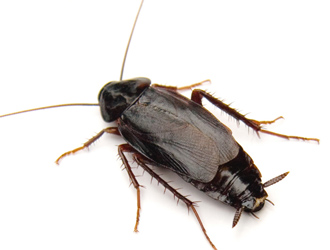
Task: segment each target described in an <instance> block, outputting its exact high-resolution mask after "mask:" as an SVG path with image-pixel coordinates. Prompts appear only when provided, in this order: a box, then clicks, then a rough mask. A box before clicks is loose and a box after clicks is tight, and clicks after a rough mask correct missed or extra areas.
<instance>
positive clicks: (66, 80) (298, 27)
mask: <svg viewBox="0 0 330 250" xmlns="http://www.w3.org/2000/svg"><path fill="white" fill-rule="evenodd" d="M138 6H139V1H138V0H134V1H127V0H125V1H123V0H121V1H68V0H66V1H2V2H1V3H0V34H1V35H0V114H5V113H9V112H14V111H18V110H22V109H27V108H34V107H39V106H45V105H52V104H60V103H71V102H97V95H98V92H99V90H100V89H101V87H102V86H103V85H104V84H105V83H106V82H108V81H110V80H118V78H119V73H120V68H121V63H122V57H123V54H124V50H125V47H126V43H127V39H128V36H129V32H130V30H131V27H132V23H133V21H134V18H135V14H136V11H137V9H138ZM329 13H330V7H329V2H328V1H292V0H285V1H219V0H216V1H151V0H149V1H148V0H147V1H146V2H145V4H144V6H143V9H142V12H141V16H140V19H139V22H138V25H137V27H136V30H135V35H134V37H133V41H132V44H131V48H130V52H129V55H128V58H127V64H126V68H125V74H124V78H130V77H137V76H145V77H149V78H150V79H152V81H153V82H154V83H160V84H167V85H178V86H183V85H187V84H191V83H195V82H198V81H201V80H204V79H208V78H210V79H211V80H212V84H211V85H207V86H205V89H207V90H208V91H210V92H211V93H215V95H216V96H217V97H220V98H222V99H225V101H226V102H227V103H231V102H234V103H233V104H232V106H233V107H235V108H238V109H239V110H241V111H242V112H243V113H249V112H250V113H249V116H248V117H251V118H254V119H260V120H266V119H273V118H275V117H277V116H280V115H283V116H284V117H285V118H286V119H285V120H281V121H278V122H277V124H274V125H272V126H269V128H270V129H272V130H274V131H277V132H281V133H287V134H293V135H302V136H310V137H318V138H320V139H321V144H320V145H317V144H316V143H313V142H311V143H308V142H307V143H306V142H298V141H286V140H283V139H279V138H274V137H272V136H268V135H262V136H261V138H260V139H259V138H258V137H257V136H256V135H255V134H254V133H252V131H251V130H250V131H248V129H247V128H246V126H244V125H241V126H240V127H237V125H236V122H235V121H232V120H230V119H229V118H228V116H227V115H224V114H221V112H220V111H218V110H216V109H215V108H214V107H212V106H211V105H207V107H208V108H209V109H210V110H211V111H212V112H213V113H214V114H215V115H216V116H218V117H219V119H220V120H221V121H223V122H225V123H226V124H228V125H229V126H230V127H231V129H232V130H233V133H234V136H235V138H236V139H237V141H238V142H239V143H240V144H241V145H242V146H243V147H244V148H245V150H246V151H247V152H248V153H249V154H250V155H251V156H252V158H253V159H254V161H255V163H256V165H257V166H258V168H259V169H260V171H261V172H262V173H263V180H264V181H267V180H268V179H270V178H273V177H275V176H277V175H279V174H281V173H283V172H285V171H290V174H289V175H288V177H287V178H286V179H285V180H283V181H282V182H280V183H278V184H276V185H274V186H272V187H270V188H268V189H267V191H268V193H269V199H270V200H272V201H273V202H274V203H275V204H276V206H274V207H273V206H271V205H270V204H266V206H265V207H264V209H263V210H262V211H260V212H258V213H257V215H258V216H259V217H260V220H257V219H255V218H254V217H252V216H250V215H249V214H243V216H242V218H241V221H240V222H239V224H238V225H237V227H236V228H235V229H231V224H232V219H233V216H234V209H233V208H231V207H229V206H227V205H224V204H221V203H219V202H217V201H214V200H212V199H210V198H208V197H207V196H206V195H204V194H203V193H201V192H199V191H197V190H196V189H194V188H193V187H192V186H190V185H189V184H186V183H185V182H184V181H182V180H181V179H180V178H178V177H176V176H175V175H174V174H173V173H170V172H169V171H163V170H160V172H161V173H163V174H164V175H163V177H164V178H165V179H166V180H172V181H174V183H173V185H174V186H175V187H181V188H183V189H181V192H182V193H183V194H190V195H191V196H190V197H191V199H192V200H194V201H196V200H197V201H202V202H200V203H199V207H198V211H199V213H200V216H201V218H202V220H203V222H204V225H205V227H206V229H207V232H208V233H209V236H210V237H211V239H212V240H213V242H214V244H215V245H216V246H217V247H218V249H239V248H244V249H255V248H256V246H257V247H261V248H263V247H265V248H267V249H279V248H282V247H283V246H284V245H285V248H286V249H289V248H292V247H294V248H295V249H298V248H299V247H313V249H325V248H327V246H328V245H329V244H328V239H327V236H328V232H327V229H325V227H324V226H327V225H328V224H329V215H328V208H329V185H328V178H329V177H328V176H329V159H328V154H329V153H328V151H329V149H330V147H329V130H328V124H329V123H328V122H327V121H328V120H329V118H328V117H327V116H328V113H329V112H328V110H329V101H328V96H329V90H328V88H329V87H328V85H329V82H330V76H329V69H330V59H329V58H330V49H329V44H330V35H329V28H330V27H329V26H330V16H329ZM185 94H187V95H189V94H190V93H189V92H188V93H185ZM205 103H206V102H205ZM111 125H114V124H111ZM106 126H109V125H108V124H106V123H105V122H103V120H102V118H101V116H100V114H99V110H98V108H97V107H75V108H59V109H52V110H45V111H39V112H33V113H27V114H22V115H17V116H12V117H7V118H1V119H0V147H1V148H0V154H1V155H0V249H4V250H7V249H27V248H33V249H35V250H37V249H62V250H67V249H100V250H102V249H133V248H134V249H211V247H210V246H209V245H208V242H207V241H206V240H205V238H204V236H203V234H202V232H201V230H200V228H199V225H198V223H197V221H196V219H195V218H194V216H193V214H192V213H189V214H188V213H187V209H186V207H185V206H184V205H183V204H182V203H179V204H178V205H177V204H176V202H175V201H174V200H173V197H172V195H171V194H170V193H169V192H166V193H165V195H164V194H163V188H162V187H160V186H157V185H156V182H155V181H154V182H153V183H152V184H150V177H149V176H148V174H144V175H143V177H139V178H138V180H139V182H140V183H141V184H142V185H144V186H145V187H146V188H144V189H142V190H141V193H142V197H141V199H142V214H141V222H140V227H139V229H140V232H139V233H138V234H135V233H133V227H134V223H135V212H136V198H135V197H136V193H135V190H134V188H133V187H129V181H128V177H127V174H126V172H125V171H121V170H120V165H121V162H120V161H119V160H118V159H117V147H116V146H117V145H119V144H121V143H123V140H121V139H120V138H119V137H116V136H114V135H105V136H104V137H103V138H102V139H101V140H99V141H98V142H97V143H95V145H93V146H92V147H91V148H90V150H89V151H88V150H86V151H85V152H81V153H79V154H76V155H75V156H71V157H67V158H65V159H64V160H63V161H62V162H61V164H60V166H56V165H55V164H54V161H55V159H56V158H57V157H58V156H59V155H60V154H62V153H63V152H65V151H67V150H70V149H73V148H75V147H78V146H80V145H81V144H82V143H83V142H85V141H86V140H87V139H88V138H90V137H92V136H93V135H94V134H95V133H97V132H98V131H100V130H101V129H102V128H105V127H106ZM137 173H138V174H141V170H140V169H137Z"/></svg>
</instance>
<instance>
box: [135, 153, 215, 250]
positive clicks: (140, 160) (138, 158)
mask: <svg viewBox="0 0 330 250" xmlns="http://www.w3.org/2000/svg"><path fill="white" fill-rule="evenodd" d="M133 158H134V160H135V161H136V162H137V164H139V165H140V166H141V167H142V168H143V169H144V170H145V171H147V172H148V173H149V174H150V175H151V176H152V177H153V178H155V179H156V180H157V181H158V182H159V183H160V184H162V185H163V186H164V187H165V189H167V190H169V191H171V192H172V193H173V194H174V196H175V197H177V198H178V199H179V200H181V201H183V202H184V203H185V204H186V205H187V207H188V209H189V208H190V209H191V210H192V211H193V212H194V215H195V217H196V219H197V221H198V223H199V225H200V227H201V229H202V231H203V233H204V235H205V237H206V239H207V241H208V242H209V243H210V245H211V246H212V248H213V249H214V250H217V248H216V247H215V245H214V244H213V243H212V241H211V239H210V238H209V236H208V235H207V233H206V230H205V228H204V225H203V223H202V220H201V219H200V217H199V214H198V213H197V210H196V208H195V204H194V202H192V201H190V200H189V199H187V197H185V196H183V195H182V194H180V193H179V192H178V191H177V190H176V189H174V188H173V187H172V186H170V185H169V184H168V182H166V181H165V180H163V179H162V178H161V177H160V176H159V175H158V174H156V173H155V172H154V171H153V170H152V169H151V168H149V167H148V166H147V164H150V165H153V162H151V161H150V160H148V159H147V158H145V157H144V156H142V155H141V154H139V153H134V154H133Z"/></svg>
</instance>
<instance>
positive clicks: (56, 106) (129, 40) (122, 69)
mask: <svg viewBox="0 0 330 250" xmlns="http://www.w3.org/2000/svg"><path fill="white" fill-rule="evenodd" d="M142 5H143V0H142V1H141V4H140V7H139V10H138V12H137V14H136V17H135V21H134V24H133V28H132V31H131V34H130V36H129V39H128V43H127V47H126V50H125V55H124V60H123V64H122V66H121V73H120V81H121V80H122V79H123V73H124V67H125V62H126V57H127V52H128V48H129V45H130V43H131V40H132V36H133V32H134V29H135V26H136V22H137V20H138V17H139V14H140V11H141V8H142ZM68 106H99V104H98V103H66V104H57V105H51V106H45V107H40V108H33V109H26V110H22V111H17V112H13V113H8V114H5V115H0V118H3V117H6V116H11V115H18V114H22V113H26V112H31V111H37V110H42V109H50V108H59V107H68Z"/></svg>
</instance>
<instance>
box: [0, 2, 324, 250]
mask: <svg viewBox="0 0 330 250" xmlns="http://www.w3.org/2000/svg"><path fill="white" fill-rule="evenodd" d="M142 4H143V1H141V5H140V9H139V11H138V14H137V16H136V19H135V23H134V25H133V29H132V32H131V36H130V38H129V42H128V45H127V48H126V53H125V56H124V61H123V65H122V68H121V74H120V78H119V80H118V81H111V82H108V83H107V84H106V85H105V86H104V87H103V88H102V89H101V91H100V92H99V95H98V101H99V103H97V104H96V103H91V104H89V103H72V104H60V105H53V106H46V107H41V108H35V109H29V110H24V111H19V112H15V113H10V114H7V115H2V116H0V117H5V116H8V115H15V114H20V113H24V112H29V111H36V110H40V109H48V108H54V107H63V106H100V109H101V115H102V118H103V120H104V121H105V122H114V123H115V124H114V123H113V124H110V126H108V127H107V128H104V129H103V130H101V131H100V132H99V133H98V134H96V135H95V136H94V137H92V138H91V139H90V140H88V141H87V142H86V143H85V144H84V145H83V146H82V147H79V148H76V149H73V150H70V151H67V152H65V153H63V154H62V155H60V156H59V158H58V159H57V160H56V163H57V164H58V163H59V162H60V161H61V160H62V159H63V158H64V157H66V156H68V155H70V154H73V153H76V152H78V151H80V150H82V149H85V148H88V147H89V146H90V145H91V144H92V143H94V142H95V141H97V140H98V139H99V138H100V137H101V136H102V135H104V134H114V135H119V136H121V137H122V138H123V139H124V140H125V141H126V143H124V144H120V145H119V146H118V154H119V158H120V159H121V161H122V162H123V165H124V168H125V169H126V171H127V173H128V176H129V179H130V181H131V183H132V185H133V186H134V188H135V189H136V195H137V208H136V218H135V226H134V231H135V232H137V231H138V225H139V221H140V212H141V199H140V192H141V185H140V182H139V181H138V180H137V178H136V176H135V174H134V172H133V170H132V167H131V165H132V163H131V162H130V161H129V160H128V158H127V154H131V155H132V157H133V160H134V162H135V163H136V164H137V165H138V166H140V167H142V168H143V169H144V171H146V172H148V173H149V174H150V175H151V176H152V178H153V179H156V180H157V181H158V183H159V184H161V185H162V186H164V187H165V189H166V190H167V191H169V192H171V193H172V194H173V195H174V196H175V197H176V198H177V199H178V201H181V202H183V203H184V204H186V205H187V207H188V210H190V211H192V213H193V214H194V215H195V217H196V219H197V221H198V223H199V225H200V227H201V230H202V232H203V234H204V235H205V237H206V239H207V240H208V242H209V243H210V245H211V246H212V248H213V249H217V248H216V246H215V245H214V244H213V243H212V241H211V239H210V237H209V236H208V234H207V232H206V229H205V227H204V225H203V223H202V218H201V216H199V214H198V212H197V209H196V203H195V202H194V201H193V200H191V199H189V198H188V197H187V196H185V195H183V194H182V193H181V192H180V191H179V190H177V189H175V188H173V187H172V186H171V184H170V183H169V182H167V181H166V180H165V179H164V178H163V177H162V176H161V175H159V174H158V173H156V172H155V170H154V169H153V168H155V169H157V168H165V169H169V170H172V171H173V172H175V173H176V174H178V175H179V176H180V177H181V178H182V179H184V180H185V181H186V182H188V183H190V184H192V185H193V186H195V187H196V188H197V189H199V190H201V191H202V192H204V193H206V194H207V195H208V196H210V197H212V198H213V199H216V200H219V201H221V202H224V203H226V204H228V205H230V206H232V207H234V208H235V211H236V212H235V213H234V219H233V223H232V227H235V226H236V224H237V223H238V221H239V219H240V217H241V214H242V212H243V211H245V212H248V213H250V214H252V215H253V216H255V217H257V216H256V215H255V212H258V211H259V210H261V209H262V208H263V206H264V204H265V201H269V200H268V199H267V197H268V195H267V193H266V191H265V188H267V187H269V186H271V185H273V184H275V183H277V182H278V181H280V180H282V179H283V178H284V177H286V175H287V174H288V172H285V173H283V174H281V175H278V176H277V177H274V178H272V179H270V180H269V181H266V182H262V181H261V173H260V172H259V170H258V168H257V167H256V166H255V164H254V162H253V160H252V159H251V157H250V156H249V155H248V154H247V153H246V152H245V151H244V149H243V148H242V147H241V146H240V145H239V144H238V143H237V142H236V140H235V139H234V138H233V136H232V133H231V130H230V129H229V128H228V127H227V126H225V125H223V124H222V123H221V122H220V121H219V120H218V119H217V118H216V117H215V116H214V115H213V114H211V113H210V112H209V111H208V110H207V109H206V108H204V107H203V103H202V100H204V99H206V100H208V101H209V102H210V103H212V104H213V105H214V106H216V107H217V108H219V109H221V110H222V111H224V112H226V113H227V114H229V115H230V116H232V117H234V118H235V119H236V120H237V121H239V122H241V123H244V124H245V125H247V126H248V127H249V128H250V129H252V130H253V131H255V132H256V133H257V134H258V135H259V134H262V133H264V134H269V135H273V136H277V137H280V138H284V139H296V140H304V141H316V142H319V140H318V139H317V138H305V137H301V136H288V135H284V134H282V133H276V132H272V131H269V130H266V129H264V128H263V125H265V124H272V123H274V122H275V121H277V120H278V119H280V118H282V117H278V118H276V119H274V120H270V121H257V120H253V119H249V118H247V117H246V116H245V115H242V114H241V113H239V112H238V111H237V110H235V109H233V108H231V107H230V106H229V105H227V104H225V103H224V102H222V101H221V100H219V99H218V98H215V97H214V95H212V94H210V93H209V92H206V91H204V90H201V89H199V88H198V87H199V86H200V85H201V84H203V83H204V81H202V82H197V83H192V84H188V85H185V86H184V87H174V86H165V85H161V84H152V83H151V81H150V80H149V79H148V78H144V77H138V78H131V79H128V80H123V79H124V77H123V76H124V72H123V71H124V66H125V60H126V58H127V52H128V47H129V45H130V42H131V38H132V34H133V31H134V28H135V25H136V21H137V19H138V16H139V13H140V10H141V7H142ZM189 89H193V90H192V94H191V98H186V97H184V96H182V95H181V94H180V91H183V90H189ZM73 181H74V180H73ZM269 202H270V203H272V202H271V201H269Z"/></svg>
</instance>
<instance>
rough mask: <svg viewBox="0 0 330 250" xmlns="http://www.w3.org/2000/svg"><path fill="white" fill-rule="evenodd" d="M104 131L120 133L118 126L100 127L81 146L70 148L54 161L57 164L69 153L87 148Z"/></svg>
mask: <svg viewBox="0 0 330 250" xmlns="http://www.w3.org/2000/svg"><path fill="white" fill-rule="evenodd" d="M104 133H109V134H115V135H120V133H119V131H118V128H117V127H109V128H105V129H102V130H101V131H100V132H99V133H97V134H96V135H95V136H94V137H92V138H91V139H89V140H88V141H87V142H85V143H84V144H83V146H81V147H79V148H76V149H73V150H70V151H68V152H65V153H63V154H62V155H61V156H60V157H58V158H57V160H56V161H55V163H56V164H57V165H58V164H59V162H60V160H61V159H62V158H63V157H65V156H67V155H70V154H74V153H76V152H78V151H80V150H83V149H84V148H88V147H89V146H90V145H91V144H92V143H93V142H95V141H97V140H98V139H99V138H100V137H101V136H102V135H103V134H104Z"/></svg>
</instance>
